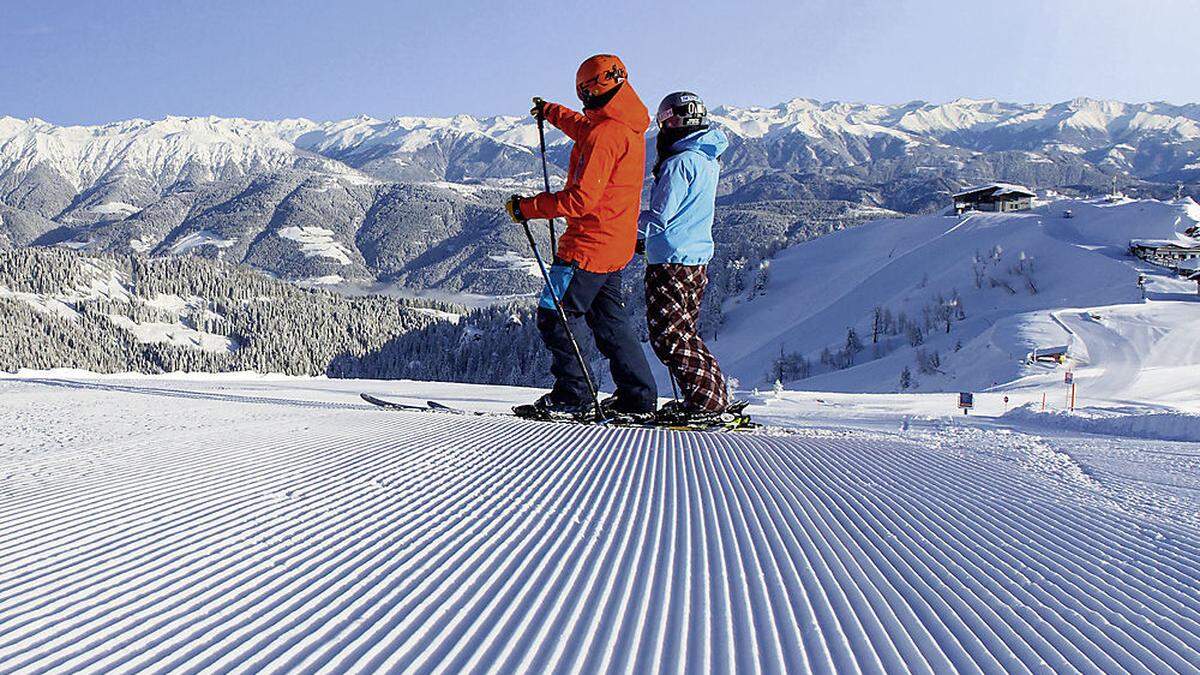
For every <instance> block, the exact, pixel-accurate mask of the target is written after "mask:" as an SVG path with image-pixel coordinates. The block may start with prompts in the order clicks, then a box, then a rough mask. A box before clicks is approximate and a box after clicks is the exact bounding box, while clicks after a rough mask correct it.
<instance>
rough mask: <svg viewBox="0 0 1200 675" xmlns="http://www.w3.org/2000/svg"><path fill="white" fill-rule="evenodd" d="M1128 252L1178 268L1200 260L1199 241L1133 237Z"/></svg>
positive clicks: (1155, 262) (1149, 260) (1143, 258)
mask: <svg viewBox="0 0 1200 675" xmlns="http://www.w3.org/2000/svg"><path fill="white" fill-rule="evenodd" d="M1129 252H1130V253H1132V254H1133V255H1134V256H1136V257H1138V258H1141V259H1142V260H1145V261H1146V262H1150V263H1154V264H1155V265H1162V266H1163V267H1169V268H1171V269H1174V270H1179V269H1181V267H1183V266H1185V264H1188V263H1192V264H1194V263H1197V262H1200V241H1195V240H1193V241H1186V240H1184V239H1134V240H1132V241H1130V242H1129ZM1186 266H1188V267H1190V264H1188V265H1186Z"/></svg>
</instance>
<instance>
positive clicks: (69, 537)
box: [0, 378, 1200, 673]
mask: <svg viewBox="0 0 1200 675" xmlns="http://www.w3.org/2000/svg"><path fill="white" fill-rule="evenodd" d="M354 386H355V385H354V383H333V382H328V383H327V382H322V381H291V382H284V383H280V384H272V383H271V382H269V381H259V382H257V383H253V384H251V383H236V382H233V383H231V382H230V381H222V380H213V381H210V382H204V381H172V380H169V379H148V378H147V379H140V380H130V381H115V380H111V379H92V380H73V379H49V378H9V379H2V380H0V413H2V414H0V672H5V673H38V672H72V673H76V672H106V673H108V672H131V671H163V672H167V671H169V672H201V671H204V672H230V671H232V672H283V671H287V672H371V673H375V672H391V671H406V670H413V671H434V670H445V671H451V672H459V671H465V670H499V671H509V672H513V671H523V672H546V671H551V670H558V671H569V670H579V671H589V672H591V671H624V672H629V671H634V672H654V671H662V670H669V671H673V672H678V671H682V670H689V671H733V670H738V671H756V670H758V671H774V672H778V671H785V670H788V671H803V670H813V671H839V672H854V671H879V670H897V671H898V670H912V671H918V672H949V671H961V672H1027V671H1034V672H1051V671H1053V672H1071V671H1088V672H1096V671H1106V672H1123V671H1127V672H1197V664H1200V536H1198V532H1200V530H1197V528H1196V527H1195V526H1194V523H1192V522H1190V521H1187V520H1185V519H1177V520H1173V519H1172V518H1170V517H1167V516H1164V517H1151V516H1149V515H1146V514H1143V513H1140V512H1138V511H1136V510H1129V509H1122V508H1114V507H1112V506H1111V505H1108V504H1106V503H1105V502H1104V501H1103V500H1097V499H1089V498H1087V497H1086V495H1084V494H1081V493H1080V492H1079V491H1076V490H1072V489H1069V488H1068V487H1064V484H1063V483H1061V482H1059V481H1056V480H1049V479H1047V478H1046V476H1045V475H1042V474H1039V473H1037V472H1036V471H1031V470H1030V466H1031V465H1033V464H1032V463H1030V462H1013V461H1009V459H1008V458H1006V457H1004V456H1002V455H1000V454H996V453H984V452H977V451H976V450H975V449H973V448H972V447H971V442H972V441H971V439H972V438H973V436H972V435H971V434H970V433H964V435H963V437H962V441H961V443H958V444H955V443H936V444H930V443H924V444H918V443H913V442H909V441H906V440H904V439H903V438H900V437H897V436H887V435H885V434H879V433H871V432H866V431H859V432H848V431H842V432H838V431H829V430H815V429H814V430H807V431H806V430H798V431H796V432H795V433H791V434H787V435H766V434H697V433H681V432H668V431H651V430H633V429H602V428H594V427H582V426H569V425H555V424H546V423H533V422H524V421H520V420H515V419H504V418H467V417H459V416H453V415H436V414H421V413H398V412H386V411H381V410H377V409H372V408H369V407H368V406H366V405H365V404H359V403H357V402H355V400H354V396H353V391H354V389H353V387H354ZM358 386H366V385H361V384H360V385H358ZM370 386H372V387H373V388H372V391H376V392H378V393H384V392H385V391H388V387H389V385H388V384H387V383H374V384H373V385H370ZM390 386H392V387H393V391H394V390H395V389H394V388H395V387H397V386H400V385H390ZM464 389H465V388H461V387H460V388H458V389H455V390H454V391H456V392H458V393H459V394H461V393H462V392H463V391H464ZM474 391H475V392H476V396H477V398H476V404H477V405H482V406H485V407H487V406H492V407H503V405H505V404H506V400H505V399H506V397H511V396H513V395H514V394H513V393H512V391H511V390H510V391H505V390H503V389H502V388H476V389H475V390H474ZM526 393H527V392H526ZM460 398H461V396H460ZM964 431H969V430H964ZM1180 447H1186V446H1180ZM1181 452H1186V449H1185V450H1183V451H1181ZM1196 453H1197V454H1200V450H1197V451H1196ZM1188 459H1189V461H1195V456H1190V457H1189V458H1188ZM1081 480H1086V477H1084V478H1082V479H1081Z"/></svg>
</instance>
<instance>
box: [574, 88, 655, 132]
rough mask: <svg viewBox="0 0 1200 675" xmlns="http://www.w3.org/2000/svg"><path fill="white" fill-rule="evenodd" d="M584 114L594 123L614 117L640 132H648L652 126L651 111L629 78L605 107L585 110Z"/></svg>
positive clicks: (613, 118)
mask: <svg viewBox="0 0 1200 675" xmlns="http://www.w3.org/2000/svg"><path fill="white" fill-rule="evenodd" d="M584 114H585V115H587V117H588V119H589V120H591V121H592V122H593V123H595V122H599V121H601V120H605V119H612V120H616V121H618V122H620V123H621V124H624V125H625V126H627V127H629V128H630V129H633V130H634V131H636V132H637V133H639V134H644V133H646V130H647V129H649V128H650V111H649V110H648V109H647V108H646V104H645V103H642V99H640V98H638V95H637V92H636V91H634V90H633V85H632V84H630V83H629V81H628V80H627V81H625V83H624V84H622V85H621V88H620V89H618V90H617V93H616V95H614V96H613V98H612V100H611V101H609V102H608V104H607V105H605V106H604V107H603V108H597V109H594V110H585V111H584Z"/></svg>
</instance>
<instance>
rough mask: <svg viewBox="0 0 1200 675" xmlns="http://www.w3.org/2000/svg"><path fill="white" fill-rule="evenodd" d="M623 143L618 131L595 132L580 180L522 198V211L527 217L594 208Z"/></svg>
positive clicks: (570, 214)
mask: <svg viewBox="0 0 1200 675" xmlns="http://www.w3.org/2000/svg"><path fill="white" fill-rule="evenodd" d="M547 119H549V118H548V117H547ZM564 131H566V130H565V129H564ZM621 145H622V140H621V137H620V136H619V135H617V134H605V133H596V134H595V138H594V139H593V141H592V151H591V154H590V155H589V156H588V158H587V163H586V164H585V165H584V167H583V170H582V171H581V172H580V174H579V176H578V181H577V182H576V183H575V184H574V185H572V186H570V187H568V188H567V189H565V190H563V191H561V192H543V193H541V194H539V195H538V196H536V197H531V198H530V199H523V200H521V202H520V209H521V213H522V214H523V215H524V216H525V218H562V217H566V218H578V217H580V216H584V215H587V214H589V213H593V212H595V210H596V205H597V204H599V202H600V197H601V195H603V194H604V188H605V187H606V186H607V185H608V181H609V179H610V178H612V173H613V168H614V167H616V164H617V157H618V156H619V154H620V152H621Z"/></svg>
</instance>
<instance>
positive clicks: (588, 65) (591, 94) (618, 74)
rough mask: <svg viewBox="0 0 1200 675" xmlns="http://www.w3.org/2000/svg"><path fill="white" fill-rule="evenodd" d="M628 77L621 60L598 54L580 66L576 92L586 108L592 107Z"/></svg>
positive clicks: (609, 55)
mask: <svg viewBox="0 0 1200 675" xmlns="http://www.w3.org/2000/svg"><path fill="white" fill-rule="evenodd" d="M628 77H629V74H628V72H626V70H625V64H624V63H621V59H619V58H617V57H615V56H613V55H612V54H597V55H595V56H593V57H591V58H589V59H588V60H586V61H584V62H583V63H581V64H580V65H579V70H578V71H576V73H575V92H576V93H577V94H579V100H581V101H583V104H584V107H592V105H593V104H594V103H596V102H598V101H600V100H603V97H604V96H605V94H610V93H611V92H613V91H614V90H615V89H616V88H617V86H618V85H620V84H621V83H622V82H624V81H625V80H626V79H627V78H628ZM604 102H607V101H604ZM601 105H603V104H601Z"/></svg>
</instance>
